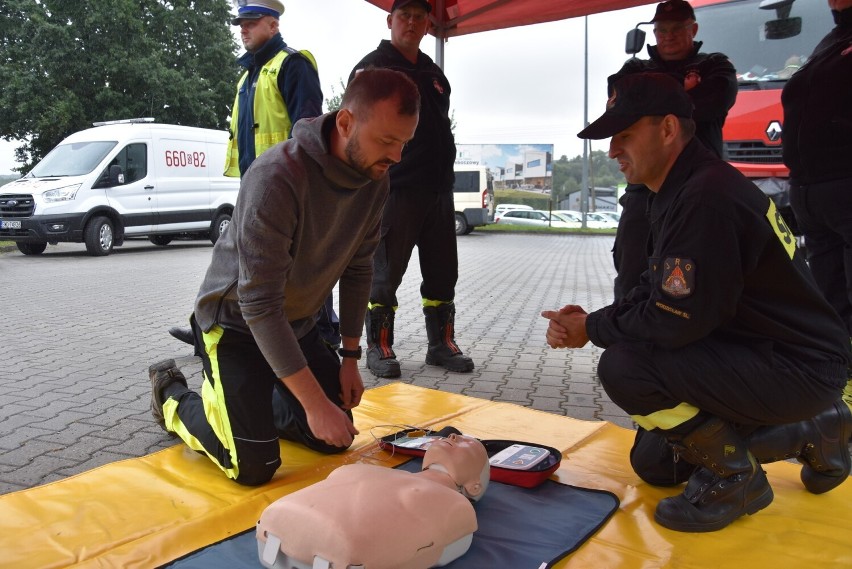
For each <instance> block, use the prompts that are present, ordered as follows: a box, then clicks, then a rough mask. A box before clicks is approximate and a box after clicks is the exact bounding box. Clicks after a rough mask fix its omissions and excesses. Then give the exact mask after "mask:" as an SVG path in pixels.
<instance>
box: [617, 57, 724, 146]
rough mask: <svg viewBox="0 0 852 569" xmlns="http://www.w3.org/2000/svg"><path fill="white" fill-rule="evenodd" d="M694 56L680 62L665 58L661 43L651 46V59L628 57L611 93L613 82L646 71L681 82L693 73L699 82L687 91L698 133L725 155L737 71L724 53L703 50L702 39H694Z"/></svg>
mask: <svg viewBox="0 0 852 569" xmlns="http://www.w3.org/2000/svg"><path fill="white" fill-rule="evenodd" d="M693 44H694V46H693V50H692V55H690V56H689V57H687V58H686V59H683V60H680V61H664V60H663V59H661V58H660V54H659V53H658V52H657V46H655V45H649V46H648V55H649V56H650V58H651V59H638V58H633V59H628V60H627V62H625V64H624V65H623V66H622V68H621V69H620V70H619V71H618V73H615V74H614V75H610V76H609V78H608V79H607V85H608V88H609V95H612V85H613V84H614V83H615V82H616V81H618V80H619V79H620V78H621V77H623V76H625V75H630V74H632V73H642V72H658V73H667V74H669V75H671V76H672V77H674V78H675V79H677V80H678V81H679V82H680V84H681V85H683V83H684V80H685V79H686V77H687V76H689V75H693V76H695V78H696V79H697V80H698V81H699V83H698V85H697V86H695V87H693V88H692V89H690V90H689V91H687V93H688V94H689V97H690V99H692V103H693V104H694V105H695V111H694V112H693V115H692V118H693V119H694V120H695V126H696V130H695V136H696V137H698V140H700V141H701V142H703V143H704V146H706V147H707V148H709V149H710V150H712V151H713V152H715V153H716V156H718V157H719V158H723V157H724V156H723V149H722V126H723V125H724V124H725V118H727V116H728V109H730V108H731V107H733V106H734V102H735V101H736V99H737V72H736V70H735V69H734V66H733V65H732V64H731V62H730V61H729V60H728V57H727V56H726V55H725V54H723V53H699V52H698V50H699V49H701V42H700V41H698V42H693Z"/></svg>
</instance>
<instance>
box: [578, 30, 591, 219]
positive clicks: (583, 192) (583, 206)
mask: <svg viewBox="0 0 852 569" xmlns="http://www.w3.org/2000/svg"><path fill="white" fill-rule="evenodd" d="M583 21H584V24H585V27H586V29H585V35H584V37H583V41H584V42H585V47H584V53H583V57H584V60H583V74H584V75H583V128H586V127H587V126H589V17H588V16H583ZM580 211H581V212H582V213H583V223H582V226H581V227H583V228H584V229H585V227H586V212H588V211H589V140H583V187H582V188H580Z"/></svg>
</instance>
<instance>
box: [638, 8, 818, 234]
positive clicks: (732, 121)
mask: <svg viewBox="0 0 852 569" xmlns="http://www.w3.org/2000/svg"><path fill="white" fill-rule="evenodd" d="M690 4H692V6H693V8H694V9H695V19H696V21H697V22H698V35H697V36H696V38H695V39H696V41H701V42H703V45H702V46H701V51H702V52H705V53H710V52H721V53H724V54H725V55H727V56H728V58H729V59H730V60H731V62H732V63H733V64H734V67H735V68H736V70H737V80H738V82H739V92H738V93H737V101H736V103H735V104H734V106H733V108H732V109H731V110H730V112H729V113H728V118H727V120H726V121H725V127H724V129H723V131H722V136H723V139H724V149H725V158H726V159H727V160H728V161H729V162H730V163H731V164H732V165H734V166H735V167H736V168H737V169H738V170H740V171H741V172H742V173H743V174H745V175H746V176H748V177H749V178H751V180H752V181H753V182H754V183H755V184H756V185H757V186H758V187H759V188H760V189H761V190H763V192H764V193H766V194H767V195H769V196H771V197H772V199H773V200H774V201H775V203H776V205H777V206H778V209H779V211H781V213H782V215H784V217H785V219H786V220H787V222H788V223H789V224H790V225H791V226H792V229H793V230H794V231H795V230H796V224H795V220H794V219H793V215H792V212H791V211H790V206H789V199H788V192H787V189H788V181H787V178H788V175H789V172H788V170H787V168H786V166H784V161H783V159H782V156H781V143H782V139H783V133H784V112H783V109H782V108H781V90H782V89H783V88H784V85H785V83H786V82H787V79H788V78H789V77H790V76H791V75H792V74H793V73H795V72H796V70H797V69H798V68H799V67H800V66H802V65H804V64H805V62H807V60H808V57H810V55H811V53H812V52H813V49H814V47H816V44H817V43H818V42H819V41H820V40H821V39H822V38H823V36H825V34H827V33H828V31H829V30H830V29H831V28H832V27H833V26H834V23H833V21H832V18H831V12H830V11H829V8H828V3H827V2H826V0H692V1H691V2H690ZM629 43H630V40H628V44H629ZM641 43H643V42H639V43H638V45H637V44H635V43H634V46H636V47H638V48H640V49H641V47H642V45H641ZM628 53H632V51H631V48H630V47H629V46H628ZM637 56H638V57H642V54H641V53H638V54H637Z"/></svg>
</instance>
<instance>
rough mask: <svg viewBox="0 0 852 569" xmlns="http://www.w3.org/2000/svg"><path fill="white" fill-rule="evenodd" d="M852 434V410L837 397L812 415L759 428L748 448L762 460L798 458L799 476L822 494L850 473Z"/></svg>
mask: <svg viewBox="0 0 852 569" xmlns="http://www.w3.org/2000/svg"><path fill="white" fill-rule="evenodd" d="M850 435H852V413H850V412H849V407H847V406H846V403H845V402H844V401H843V400H842V399H838V400H837V401H835V402H834V403H833V404H832V406H831V407H829V408H828V409H826V410H825V411H823V412H822V413H819V414H818V415H816V416H815V417H813V418H811V419H807V420H805V421H800V422H798V423H790V424H787V425H769V426H766V427H761V428H759V429H757V430H756V431H755V432H754V433H752V434H751V436H750V437H749V438H748V449H749V450H750V451H751V453H752V454H753V455H754V457H755V458H756V459H757V460H758V461H759V462H762V463H767V462H777V461H779V460H786V459H788V458H795V459H796V460H798V461H799V462H801V463H802V464H803V465H804V466H802V472H801V475H800V476H801V478H802V484H804V485H805V488H806V489H807V491H808V492H811V493H813V494H822V493H823V492H828V491H829V490H831V489H833V488H835V487H837V486H839V485H840V484H842V483H843V481H844V480H846V478H847V477H848V476H849V470H850V467H852V459H850V457H849V447H848V446H847V441H848V440H849V437H850Z"/></svg>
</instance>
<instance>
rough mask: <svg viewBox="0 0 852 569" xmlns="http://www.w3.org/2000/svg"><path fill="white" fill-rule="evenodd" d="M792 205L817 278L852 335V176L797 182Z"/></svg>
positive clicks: (827, 298) (810, 264)
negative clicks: (801, 183) (816, 182)
mask: <svg viewBox="0 0 852 569" xmlns="http://www.w3.org/2000/svg"><path fill="white" fill-rule="evenodd" d="M850 158H852V157H850ZM790 205H791V206H792V208H793V213H795V214H796V222H797V223H798V225H799V229H800V230H801V232H802V234H803V235H804V236H805V248H806V249H807V252H808V265H809V266H810V269H811V273H812V274H813V276H814V280H815V281H816V283H817V286H819V288H820V290H821V291H822V293H823V295H824V296H825V298H826V300H828V303H829V304H831V306H832V307H833V308H834V309H835V310H836V311H837V313H838V314H839V315H840V317H841V318H842V319H843V323H844V324H845V325H846V328H847V330H849V335H850V336H852V178H843V179H839V180H832V181H829V182H822V183H819V184H810V185H797V184H793V185H791V186H790Z"/></svg>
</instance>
